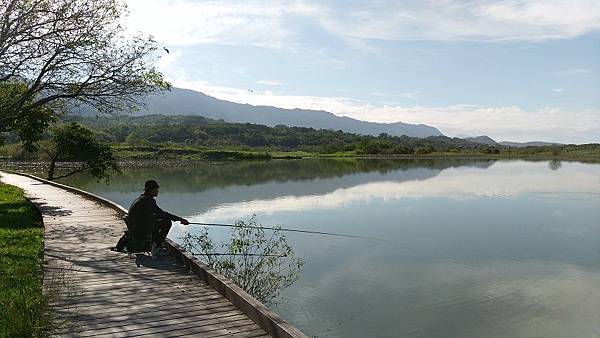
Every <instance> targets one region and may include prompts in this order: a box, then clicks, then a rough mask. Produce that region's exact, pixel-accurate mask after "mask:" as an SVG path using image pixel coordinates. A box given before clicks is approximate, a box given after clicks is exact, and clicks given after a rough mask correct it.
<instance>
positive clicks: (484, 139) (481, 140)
mask: <svg viewBox="0 0 600 338" xmlns="http://www.w3.org/2000/svg"><path fill="white" fill-rule="evenodd" d="M461 136H462V135H461ZM461 138H462V139H463V140H465V141H470V142H474V143H479V144H485V145H488V146H504V147H513V148H525V147H543V146H555V145H561V144H560V143H552V142H541V141H531V142H509V141H502V142H496V141H494V140H493V139H492V138H491V137H489V136H486V135H481V136H475V137H461Z"/></svg>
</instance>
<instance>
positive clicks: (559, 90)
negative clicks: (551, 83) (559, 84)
mask: <svg viewBox="0 0 600 338" xmlns="http://www.w3.org/2000/svg"><path fill="white" fill-rule="evenodd" d="M552 91H553V92H555V93H563V92H564V91H565V89H564V88H554V89H552Z"/></svg>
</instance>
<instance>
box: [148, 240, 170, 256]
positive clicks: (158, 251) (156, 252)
mask: <svg viewBox="0 0 600 338" xmlns="http://www.w3.org/2000/svg"><path fill="white" fill-rule="evenodd" d="M168 254H169V253H168V252H167V250H165V249H163V248H162V247H160V246H157V245H154V244H153V245H152V252H150V255H151V256H152V258H153V259H157V258H158V257H160V256H166V255H168Z"/></svg>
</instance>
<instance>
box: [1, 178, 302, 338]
mask: <svg viewBox="0 0 600 338" xmlns="http://www.w3.org/2000/svg"><path fill="white" fill-rule="evenodd" d="M3 171H5V172H7V173H11V174H15V175H21V176H25V177H28V178H31V179H34V180H37V181H40V182H44V183H46V184H49V185H52V186H55V187H58V188H62V189H65V190H67V191H70V192H72V193H75V194H78V195H82V196H84V197H85V198H88V199H90V200H93V201H95V202H98V203H100V204H102V205H105V206H107V207H109V208H111V209H113V210H116V211H117V212H118V213H119V215H120V216H123V217H124V216H125V215H126V214H127V209H125V208H124V207H123V206H121V205H119V204H117V203H115V202H113V201H111V200H108V199H105V198H103V197H100V196H97V195H94V194H92V193H90V192H87V191H85V190H81V189H77V188H74V187H71V186H68V185H65V184H61V183H57V182H52V181H49V180H45V179H43V178H40V177H37V176H33V175H30V174H25V173H20V172H15V171H10V170H4V169H3ZM116 240H117V239H116V238H115V241H116ZM165 242H166V244H167V249H168V251H169V253H170V254H171V255H173V256H175V258H176V259H177V260H178V261H180V262H182V263H183V264H184V265H185V266H186V267H187V268H188V269H189V270H190V271H192V272H193V273H194V274H196V275H198V276H199V277H200V278H201V279H202V280H204V281H205V282H206V283H207V284H208V285H210V286H211V287H212V288H214V289H215V290H216V291H217V292H219V293H220V294H221V295H223V296H224V297H225V298H227V299H228V300H229V301H231V302H232V303H233V305H234V306H236V307H237V308H238V309H239V310H240V311H242V313H244V314H245V315H247V316H248V317H249V318H250V319H252V320H253V321H254V322H255V323H256V324H257V325H258V326H260V327H261V328H262V329H263V330H265V331H266V332H267V333H268V334H269V335H271V336H273V337H275V338H279V337H281V338H308V336H306V335H305V334H304V333H302V332H301V331H300V330H298V329H297V328H296V327H294V326H292V325H291V324H289V323H288V322H287V321H286V320H285V319H283V318H282V317H280V316H279V315H277V314H276V313H275V312H273V311H272V310H270V309H269V308H267V307H266V306H265V305H264V304H262V303H261V302H259V301H258V300H256V299H255V298H254V297H252V296H251V295H249V294H248V293H247V292H245V291H244V290H243V289H241V288H240V287H239V286H237V285H236V284H235V283H234V282H233V281H232V280H230V279H229V278H226V277H225V276H223V275H221V274H218V273H217V272H215V271H214V270H212V269H211V268H209V267H208V266H207V265H206V264H204V263H203V262H201V261H200V260H199V259H197V258H196V257H194V256H193V255H192V254H191V253H190V252H188V251H187V250H185V249H184V248H183V247H181V246H180V245H179V244H177V243H175V242H173V241H172V240H170V239H168V238H167V239H166V240H165Z"/></svg>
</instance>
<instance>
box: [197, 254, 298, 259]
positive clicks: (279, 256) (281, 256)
mask: <svg viewBox="0 0 600 338" xmlns="http://www.w3.org/2000/svg"><path fill="white" fill-rule="evenodd" d="M192 255H194V256H257V257H259V256H260V257H278V258H283V257H287V255H269V254H266V255H265V254H253V253H245V254H244V253H239V254H234V253H192Z"/></svg>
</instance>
